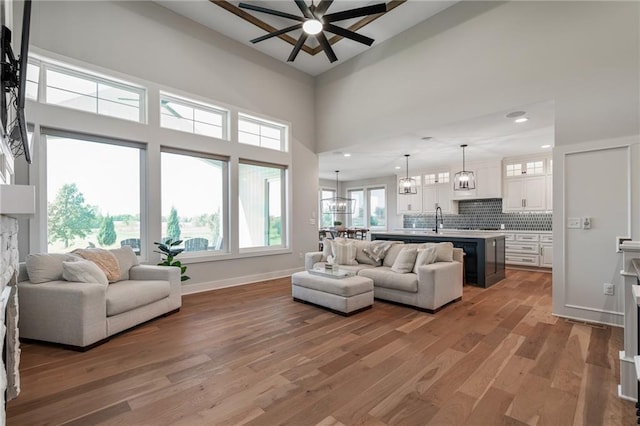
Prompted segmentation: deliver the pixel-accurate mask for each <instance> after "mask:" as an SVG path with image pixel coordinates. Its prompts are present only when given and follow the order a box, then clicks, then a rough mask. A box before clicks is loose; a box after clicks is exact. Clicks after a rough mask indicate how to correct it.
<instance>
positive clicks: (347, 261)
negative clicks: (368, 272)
mask: <svg viewBox="0 0 640 426" xmlns="http://www.w3.org/2000/svg"><path fill="white" fill-rule="evenodd" d="M331 247H332V250H333V253H332V254H333V256H332V257H331V260H332V262H331V263H333V264H334V265H357V264H358V262H356V246H355V244H352V243H341V242H334V243H333V244H332V245H331Z"/></svg>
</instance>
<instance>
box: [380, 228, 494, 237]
mask: <svg viewBox="0 0 640 426" xmlns="http://www.w3.org/2000/svg"><path fill="white" fill-rule="evenodd" d="M371 234H378V235H417V236H425V237H457V238H464V237H468V238H494V237H498V236H502V235H504V233H502V232H501V231H474V230H463V229H460V230H455V229H444V230H443V231H440V232H438V233H435V232H434V231H430V230H426V229H419V228H416V229H404V230H399V231H371Z"/></svg>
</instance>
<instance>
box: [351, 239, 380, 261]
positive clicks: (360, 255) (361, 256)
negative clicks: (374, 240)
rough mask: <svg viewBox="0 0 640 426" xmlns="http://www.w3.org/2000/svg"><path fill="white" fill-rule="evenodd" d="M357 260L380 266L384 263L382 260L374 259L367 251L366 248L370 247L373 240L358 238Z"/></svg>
mask: <svg viewBox="0 0 640 426" xmlns="http://www.w3.org/2000/svg"><path fill="white" fill-rule="evenodd" d="M355 244H356V262H358V263H359V264H364V265H373V266H380V265H381V264H382V262H381V261H376V260H373V259H372V258H371V257H369V255H368V254H367V253H366V252H365V250H366V249H368V248H369V246H370V245H371V242H369V241H357V240H356V243H355Z"/></svg>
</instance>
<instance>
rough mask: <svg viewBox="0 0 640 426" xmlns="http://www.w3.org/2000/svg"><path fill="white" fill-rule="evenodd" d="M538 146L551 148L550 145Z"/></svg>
mask: <svg viewBox="0 0 640 426" xmlns="http://www.w3.org/2000/svg"><path fill="white" fill-rule="evenodd" d="M540 148H543V149H546V148H551V145H542V146H541V147H540Z"/></svg>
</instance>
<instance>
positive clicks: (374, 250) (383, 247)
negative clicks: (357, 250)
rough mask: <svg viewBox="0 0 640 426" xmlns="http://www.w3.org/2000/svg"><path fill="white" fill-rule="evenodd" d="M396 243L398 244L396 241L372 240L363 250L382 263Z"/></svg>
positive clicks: (372, 258)
mask: <svg viewBox="0 0 640 426" xmlns="http://www.w3.org/2000/svg"><path fill="white" fill-rule="evenodd" d="M394 244H396V242H395V241H382V240H381V241H371V244H369V247H365V248H364V249H363V251H364V252H365V253H366V254H367V256H369V258H370V259H371V260H373V261H374V262H376V263H380V262H381V261H382V259H384V257H385V256H386V254H387V252H388V251H389V249H390V248H391V246H392V245H394Z"/></svg>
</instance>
